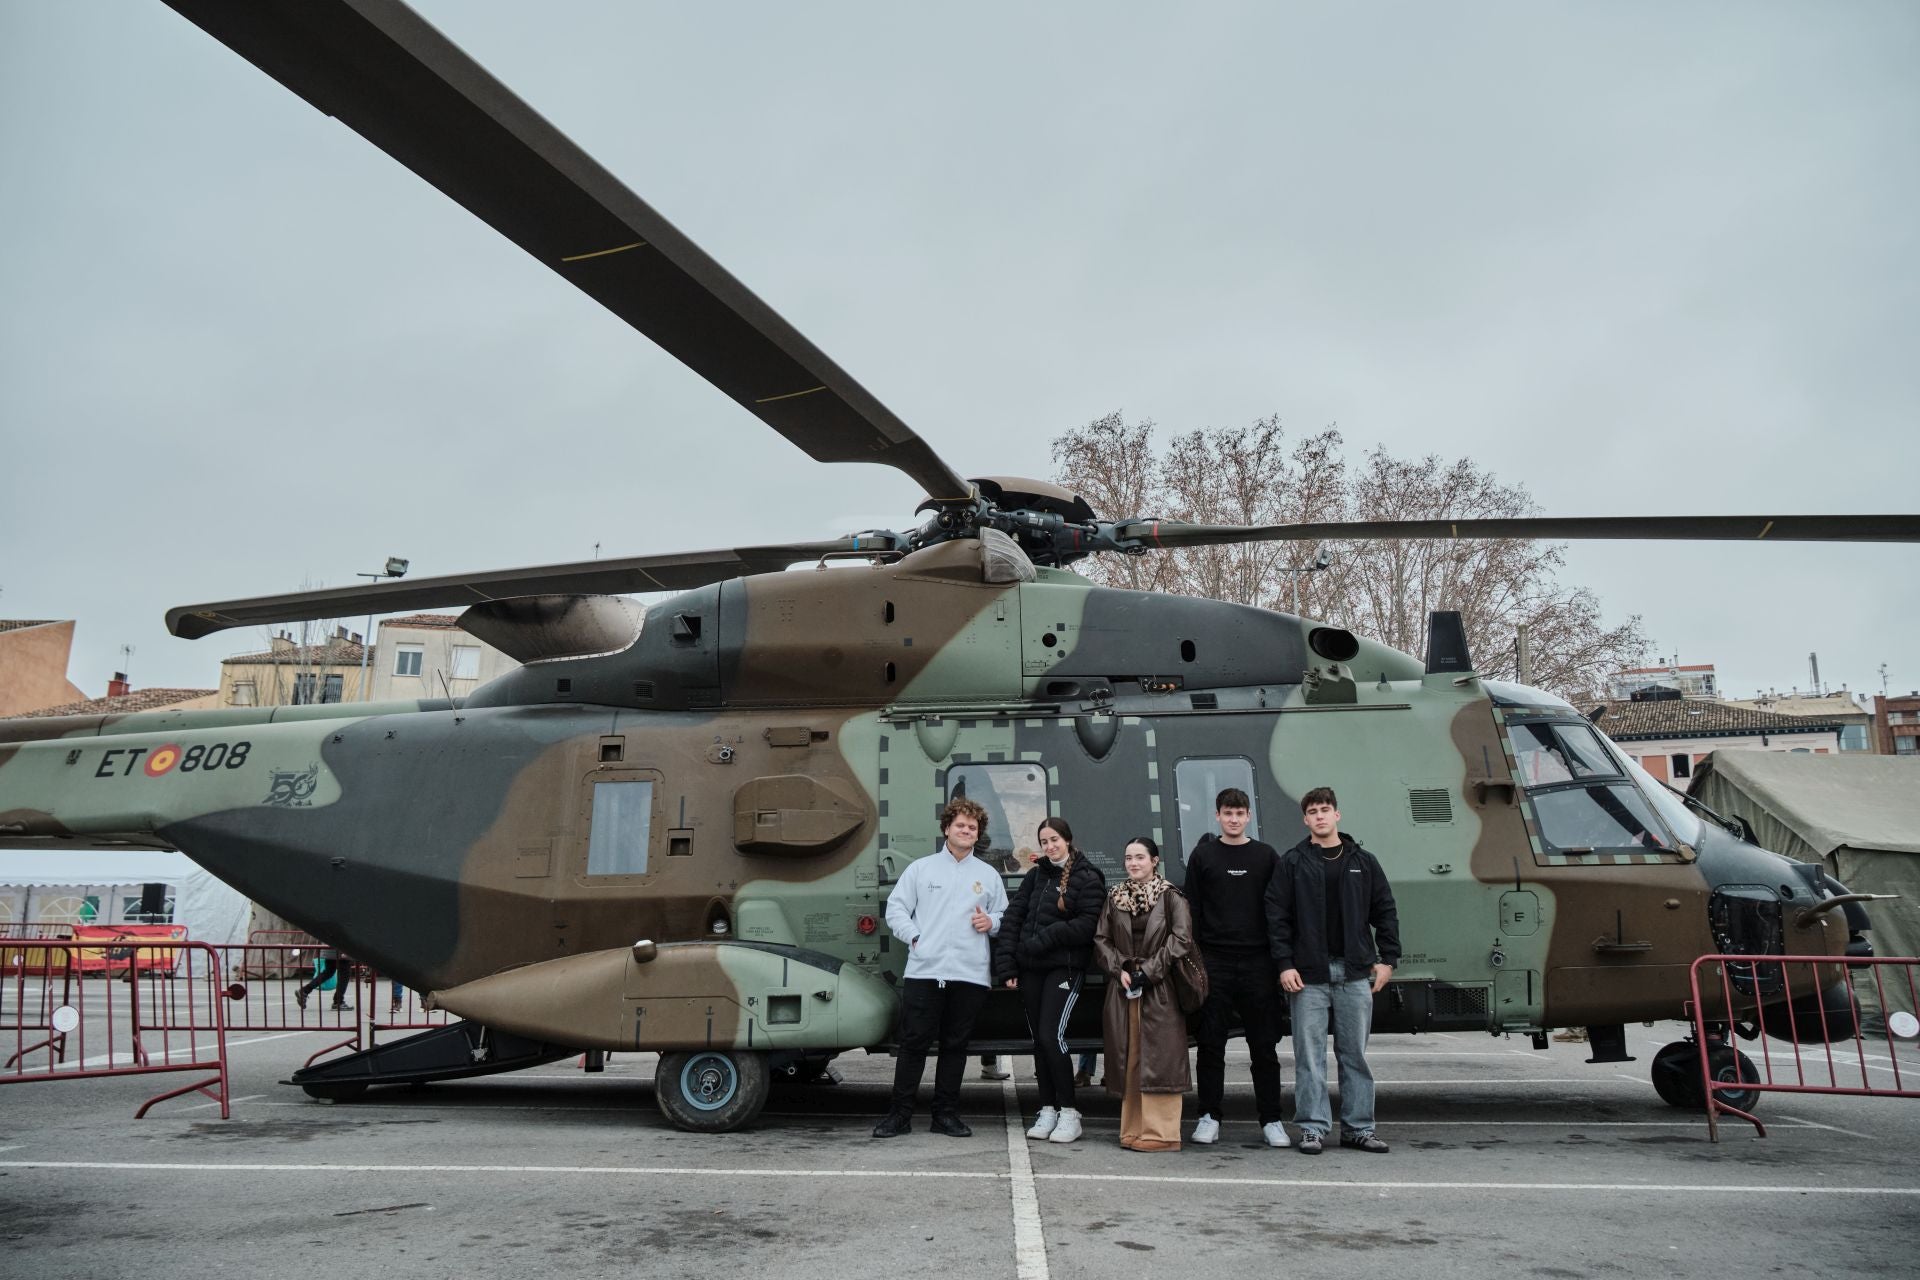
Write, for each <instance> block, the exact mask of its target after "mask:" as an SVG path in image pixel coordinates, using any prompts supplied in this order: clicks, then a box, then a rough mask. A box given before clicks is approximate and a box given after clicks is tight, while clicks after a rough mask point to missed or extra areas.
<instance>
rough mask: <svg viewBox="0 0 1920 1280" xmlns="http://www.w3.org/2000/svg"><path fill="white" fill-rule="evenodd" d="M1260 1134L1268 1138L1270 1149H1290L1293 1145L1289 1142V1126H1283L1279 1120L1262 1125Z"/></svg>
mask: <svg viewBox="0 0 1920 1280" xmlns="http://www.w3.org/2000/svg"><path fill="white" fill-rule="evenodd" d="M1260 1133H1261V1136H1262V1137H1264V1138H1266V1140H1267V1145H1268V1146H1270V1147H1290V1146H1292V1145H1293V1144H1292V1143H1291V1142H1288V1141H1287V1126H1285V1125H1283V1124H1281V1123H1280V1122H1279V1121H1278V1120H1272V1121H1269V1122H1267V1123H1266V1124H1263V1125H1261V1126H1260Z"/></svg>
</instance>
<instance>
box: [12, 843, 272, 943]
mask: <svg viewBox="0 0 1920 1280" xmlns="http://www.w3.org/2000/svg"><path fill="white" fill-rule="evenodd" d="M149 884H164V885H166V886H167V897H168V898H170V899H172V902H173V921H172V923H174V924H183V925H185V926H186V927H187V936H188V937H189V938H191V939H192V940H193V941H195V942H212V943H240V942H245V941H247V933H248V931H249V930H250V929H251V928H252V927H253V910H254V909H253V904H252V903H250V902H248V901H247V899H246V896H245V895H243V894H242V893H241V892H240V891H239V890H237V889H234V888H232V887H231V886H229V885H227V884H224V883H222V882H221V881H220V880H218V879H215V878H214V875H213V873H212V872H210V871H206V870H204V869H202V868H201V867H200V866H199V865H198V864H196V863H195V862H194V861H193V860H192V859H191V858H189V857H187V856H186V855H185V854H184V853H171V852H164V851H160V850H151V849H59V850H39V849H34V850H10V849H9V850H0V925H5V924H8V923H12V922H16V921H28V920H45V921H64V922H68V923H79V922H82V921H83V919H84V916H83V914H82V904H84V903H85V902H86V900H87V899H88V898H92V899H94V901H95V906H94V915H93V917H92V919H93V922H95V923H99V924H123V923H125V922H126V920H127V919H128V917H129V916H135V915H137V914H138V912H139V909H140V893H141V889H142V887H143V886H145V885H149Z"/></svg>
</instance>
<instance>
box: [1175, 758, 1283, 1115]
mask: <svg viewBox="0 0 1920 1280" xmlns="http://www.w3.org/2000/svg"><path fill="white" fill-rule="evenodd" d="M1213 807H1214V819H1215V820H1216V821H1217V822H1218V823H1219V824H1220V834H1219V835H1218V836H1212V835H1206V836H1202V837H1201V838H1200V842H1199V843H1198V844H1196V845H1195V846H1194V847H1193V852H1192V853H1190V854H1188V855H1187V881H1186V886H1185V892H1186V895H1187V903H1188V905H1189V906H1190V907H1191V908H1192V910H1193V940H1194V941H1195V942H1197V943H1198V944H1199V945H1200V955H1201V958H1202V960H1204V961H1205V963H1206V966H1207V1002H1206V1004H1205V1005H1203V1006H1201V1009H1200V1012H1199V1014H1197V1015H1196V1016H1195V1019H1194V1029H1193V1037H1194V1039H1195V1040H1196V1041H1197V1042H1198V1043H1199V1046H1200V1052H1199V1055H1198V1066H1199V1070H1198V1072H1197V1073H1196V1074H1197V1075H1198V1077H1199V1085H1200V1101H1199V1107H1200V1118H1199V1119H1198V1120H1196V1121H1195V1122H1194V1125H1193V1140H1194V1141H1195V1142H1198V1143H1203V1144H1204V1143H1209V1142H1218V1141H1219V1140H1220V1122H1221V1121H1222V1120H1224V1119H1225V1118H1226V1115H1225V1107H1226V1097H1225V1095H1226V1087H1227V1031H1228V1028H1229V1027H1230V1026H1231V1025H1232V1024H1233V1020H1234V1018H1235V1016H1236V1015H1238V1017H1239V1021H1240V1027H1241V1029H1242V1030H1243V1031H1244V1032H1245V1034H1246V1038H1247V1055H1248V1056H1249V1057H1250V1058H1251V1059H1252V1060H1253V1061H1252V1063H1251V1071H1252V1075H1253V1097H1254V1104H1255V1106H1256V1107H1257V1108H1258V1109H1259V1113H1260V1133H1261V1136H1262V1137H1264V1138H1265V1139H1266V1142H1267V1145H1268V1146H1270V1147H1284V1146H1286V1145H1287V1130H1286V1127H1285V1126H1284V1125H1282V1124H1281V1123H1280V1117H1281V1114H1282V1112H1281V1105H1280V1058H1279V1055H1278V1054H1276V1053H1275V1052H1274V1046H1275V1045H1277V1044H1278V1043H1279V1040H1280V992H1279V988H1278V985H1277V983H1278V974H1277V971H1276V970H1275V968H1274V964H1273V956H1272V944H1271V941H1270V939H1269V938H1268V935H1267V916H1266V907H1265V901H1266V893H1267V883H1268V881H1270V880H1271V879H1272V878H1273V872H1274V868H1275V867H1276V866H1277V865H1278V864H1279V861H1280V855H1279V854H1278V853H1277V852H1275V851H1274V848H1273V846H1272V845H1270V844H1266V843H1264V842H1263V841H1259V840H1254V839H1251V838H1250V837H1249V836H1248V835H1247V823H1248V822H1249V821H1250V820H1251V819H1252V817H1253V814H1252V804H1251V802H1250V801H1249V800H1248V799H1247V793H1246V792H1244V791H1242V790H1240V789H1239V788H1238V787H1228V788H1227V789H1226V790H1225V791H1222V792H1221V793H1220V794H1219V796H1218V797H1217V798H1215V800H1214V804H1213Z"/></svg>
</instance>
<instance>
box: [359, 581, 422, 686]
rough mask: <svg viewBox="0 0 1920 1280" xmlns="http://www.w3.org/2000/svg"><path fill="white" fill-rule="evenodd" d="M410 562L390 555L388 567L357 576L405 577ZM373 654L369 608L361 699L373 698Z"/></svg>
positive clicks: (362, 651)
mask: <svg viewBox="0 0 1920 1280" xmlns="http://www.w3.org/2000/svg"><path fill="white" fill-rule="evenodd" d="M409 563H410V562H409V561H407V560H406V559H404V558H403V557H400V556H388V557H387V567H386V568H384V569H382V570H381V571H380V572H378V573H356V574H354V575H353V576H354V577H356V578H372V579H373V580H374V581H375V582H379V581H380V580H381V579H383V578H404V577H406V576H407V565H408V564H409ZM372 656H373V610H371V609H369V610H367V630H366V634H364V635H362V636H361V637H360V701H362V702H371V701H372V700H373V681H372V680H370V679H368V660H369V659H370V658H371V657H372Z"/></svg>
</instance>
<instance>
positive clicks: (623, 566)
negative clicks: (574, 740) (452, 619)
mask: <svg viewBox="0 0 1920 1280" xmlns="http://www.w3.org/2000/svg"><path fill="white" fill-rule="evenodd" d="M890 549H891V544H890V543H883V542H881V541H879V540H876V539H874V538H836V539H834V540H832V541H829V542H794V543H788V544H783V545H780V546H771V547H734V548H732V549H731V550H719V551H689V552H683V553H681V554H678V555H664V556H629V557H628V558H626V559H624V560H581V561H577V562H575V563H573V564H544V565H535V566H533V567H532V568H527V569H497V570H494V571H492V572H490V573H460V574H451V575H448V576H446V577H441V578H417V579H414V580H412V581H407V582H381V583H367V584H363V585H360V586H353V587H327V588H323V589H322V590H319V591H294V592H289V593H288V594H286V595H279V596H255V597H253V598H252V599H250V600H221V601H218V602H216V603H213V604H189V605H181V606H180V607H178V608H175V609H169V610H167V630H168V631H171V632H172V633H173V634H174V635H176V636H180V637H181V638H183V639H187V640H198V639H199V638H200V637H201V636H207V635H212V634H213V633H214V632H216V631H225V630H228V629H229V628H231V627H250V626H256V625H260V624H264V623H270V622H305V621H308V620H310V619H313V618H342V617H357V616H359V615H361V614H367V613H411V612H413V611H414V610H416V609H447V608H462V609H464V608H466V607H468V606H469V605H475V604H479V603H481V602H482V601H485V600H509V599H513V598H515V597H517V596H535V595H617V594H623V593H626V592H633V591H691V590H692V589H693V588H695V587H704V586H706V585H707V584H708V583H712V582H724V581H726V580H727V579H729V578H744V577H746V576H747V575H748V574H754V573H772V572H775V571H777V570H780V569H784V568H786V567H787V566H788V565H790V564H792V563H794V562H795V561H798V560H812V559H815V558H818V557H821V556H829V555H846V554H852V553H858V552H862V551H887V550H890Z"/></svg>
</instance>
